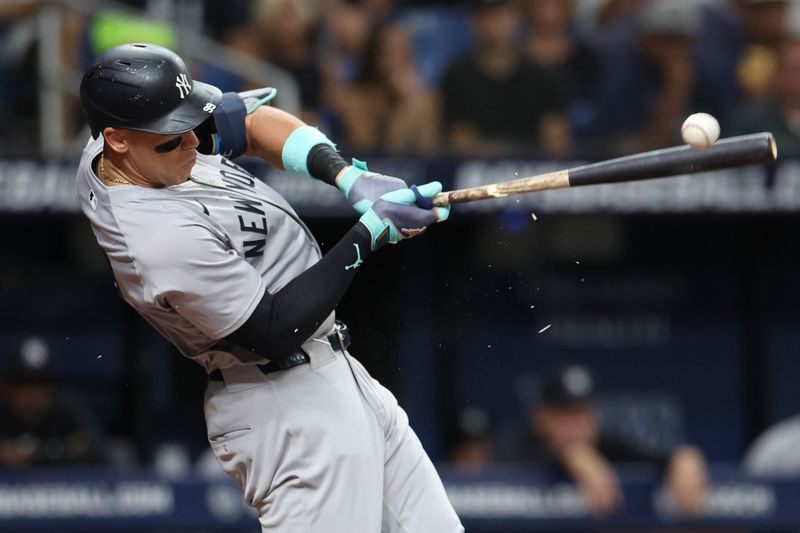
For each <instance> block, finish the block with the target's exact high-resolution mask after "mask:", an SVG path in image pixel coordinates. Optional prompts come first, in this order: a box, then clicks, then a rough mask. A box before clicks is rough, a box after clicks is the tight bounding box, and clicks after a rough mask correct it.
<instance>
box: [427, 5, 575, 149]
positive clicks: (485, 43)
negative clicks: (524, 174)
mask: <svg viewBox="0 0 800 533" xmlns="http://www.w3.org/2000/svg"><path fill="white" fill-rule="evenodd" d="M469 7H470V21H471V24H472V29H473V34H474V37H475V41H476V44H475V47H474V48H473V49H472V50H470V51H469V52H468V53H467V54H466V55H464V56H462V57H459V58H456V60H455V61H453V62H452V63H451V64H450V65H449V66H448V67H447V69H446V71H445V73H444V77H443V79H442V83H441V97H442V103H443V122H444V130H445V138H446V142H447V144H448V145H449V147H450V148H452V149H453V150H455V151H457V152H465V153H469V154H471V155H497V154H503V153H513V152H524V153H528V154H530V153H535V152H536V151H538V150H541V152H542V155H546V156H548V157H565V156H567V155H569V153H570V151H571V150H572V140H571V136H570V132H569V123H568V121H567V118H566V110H565V106H564V102H563V99H562V98H561V92H560V90H559V87H558V84H557V80H556V79H555V78H554V77H553V76H552V74H551V73H550V72H549V71H548V70H546V69H545V68H543V67H541V66H539V65H536V64H535V63H533V61H531V60H530V59H529V58H527V57H526V56H525V54H524V53H523V52H522V50H521V48H520V43H519V39H518V33H517V32H518V30H519V28H520V25H521V19H520V17H519V15H518V13H517V11H516V10H515V6H514V5H512V4H511V3H510V2H508V1H507V0H471V1H470V2H469Z"/></svg>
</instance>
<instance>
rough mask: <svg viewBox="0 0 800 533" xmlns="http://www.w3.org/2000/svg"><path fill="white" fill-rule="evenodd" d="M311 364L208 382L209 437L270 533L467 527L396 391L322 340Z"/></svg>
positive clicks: (238, 371)
mask: <svg viewBox="0 0 800 533" xmlns="http://www.w3.org/2000/svg"><path fill="white" fill-rule="evenodd" d="M303 349H304V351H305V352H306V353H308V354H309V356H310V363H309V364H305V365H300V366H297V367H294V368H291V369H289V370H285V371H280V372H273V373H270V374H266V375H265V374H263V373H262V372H261V371H260V370H258V369H257V368H255V367H252V366H250V367H247V366H242V367H235V368H232V369H229V370H224V371H223V372H222V373H223V377H224V382H218V381H210V382H209V385H208V388H207V389H206V397H205V415H206V425H207V427H208V440H209V442H210V443H211V448H212V450H213V452H214V455H215V456H216V457H217V459H218V461H219V462H220V464H221V465H222V468H223V469H224V470H225V471H226V472H227V473H228V474H229V475H230V476H231V477H232V478H233V479H234V480H235V481H236V483H237V484H238V485H239V487H240V488H241V489H242V490H243V491H244V497H245V500H246V501H247V503H248V504H249V505H251V506H252V507H255V508H256V509H257V510H258V514H259V522H260V523H261V528H262V531H264V532H269V533H378V532H382V533H457V532H463V531H464V528H463V527H462V526H461V523H460V521H459V519H458V517H457V516H456V513H455V511H454V510H453V507H452V506H451V505H450V502H449V501H448V499H447V495H446V494H445V491H444V487H443V486H442V482H441V480H440V479H439V476H438V474H437V473H436V470H435V469H434V467H433V464H432V463H431V461H430V459H429V458H428V456H427V454H426V453H425V451H424V450H423V448H422V445H421V443H420V441H419V439H418V438H417V436H416V434H414V431H413V430H412V429H411V427H410V426H409V425H408V416H407V415H406V413H405V411H403V409H402V408H401V407H400V406H399V405H398V404H397V400H396V399H395V397H394V395H392V393H391V392H389V391H388V390H387V389H386V388H385V387H383V386H382V385H381V384H380V383H378V382H377V381H376V380H374V379H373V378H372V377H370V375H369V374H368V373H367V371H366V370H365V369H364V367H363V366H362V365H361V364H360V363H359V362H358V361H357V360H355V359H353V358H352V357H350V356H349V355H345V354H342V353H341V352H338V351H334V350H333V349H332V348H331V346H330V344H329V343H328V342H327V341H326V340H324V339H315V340H312V341H309V342H307V343H306V344H305V345H304V346H303Z"/></svg>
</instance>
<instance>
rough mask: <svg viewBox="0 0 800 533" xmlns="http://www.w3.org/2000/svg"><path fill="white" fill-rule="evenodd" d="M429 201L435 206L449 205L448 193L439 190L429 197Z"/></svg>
mask: <svg viewBox="0 0 800 533" xmlns="http://www.w3.org/2000/svg"><path fill="white" fill-rule="evenodd" d="M431 201H432V202H433V205H435V206H436V207H447V206H448V205H450V193H449V192H448V191H445V192H440V193H439V194H437V195H436V196H434V197H433V198H431Z"/></svg>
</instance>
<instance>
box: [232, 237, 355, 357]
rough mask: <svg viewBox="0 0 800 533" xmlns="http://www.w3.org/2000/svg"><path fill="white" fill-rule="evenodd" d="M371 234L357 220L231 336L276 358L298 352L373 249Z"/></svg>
mask: <svg viewBox="0 0 800 533" xmlns="http://www.w3.org/2000/svg"><path fill="white" fill-rule="evenodd" d="M370 239H371V237H370V234H369V232H368V231H367V230H366V229H365V228H364V226H363V225H361V224H356V225H355V227H353V229H351V230H350V231H349V232H347V234H345V236H344V237H343V238H342V239H341V240H340V241H339V242H338V243H337V244H336V245H335V246H334V247H333V248H331V250H330V251H328V253H326V254H325V255H324V256H323V257H322V259H320V260H319V262H317V263H316V264H315V265H313V266H312V267H311V268H309V269H308V270H306V271H305V272H303V273H302V274H300V275H299V276H297V277H296V278H295V279H293V280H292V281H291V282H289V283H288V284H287V285H286V286H285V287H283V288H282V289H281V290H279V291H277V292H276V293H275V294H269V293H265V294H264V297H263V298H262V300H261V302H260V303H259V304H258V306H257V307H256V309H255V311H253V314H252V315H250V318H248V320H247V322H245V323H244V324H243V325H242V326H241V327H240V328H239V329H238V330H237V331H235V332H234V333H232V334H231V335H230V336H229V338H230V340H232V341H233V342H235V343H237V344H238V345H240V346H242V347H244V348H246V349H248V350H252V351H253V352H255V353H257V354H259V355H261V356H262V357H265V358H268V359H272V360H275V359H282V358H285V357H287V356H289V355H290V354H291V353H292V352H294V351H297V350H298V349H299V348H300V346H301V345H302V344H303V343H304V342H305V341H306V340H307V339H308V338H309V337H310V336H311V335H312V334H313V333H314V331H315V330H316V329H317V328H318V327H319V325H320V324H321V323H322V322H323V321H324V320H325V318H326V317H327V316H328V315H330V313H331V312H332V311H333V310H334V309H335V308H336V306H337V305H338V303H339V301H340V300H341V299H342V297H343V296H344V294H345V292H346V291H347V288H348V287H349V286H350V283H351V282H352V280H353V277H354V276H355V273H356V270H357V269H358V267H359V265H360V264H361V262H362V261H363V260H364V258H366V256H367V254H368V253H369V251H370Z"/></svg>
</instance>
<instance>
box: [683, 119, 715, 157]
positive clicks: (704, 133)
mask: <svg viewBox="0 0 800 533" xmlns="http://www.w3.org/2000/svg"><path fill="white" fill-rule="evenodd" d="M681 137H682V138H683V142H685V143H686V144H688V145H691V147H692V148H695V149H697V150H704V149H706V148H708V147H709V146H711V145H712V144H714V143H715V142H716V141H717V139H719V122H717V119H715V118H714V117H713V116H711V115H709V114H708V113H694V114H693V115H689V116H688V117H687V118H686V120H684V121H683V126H681Z"/></svg>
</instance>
